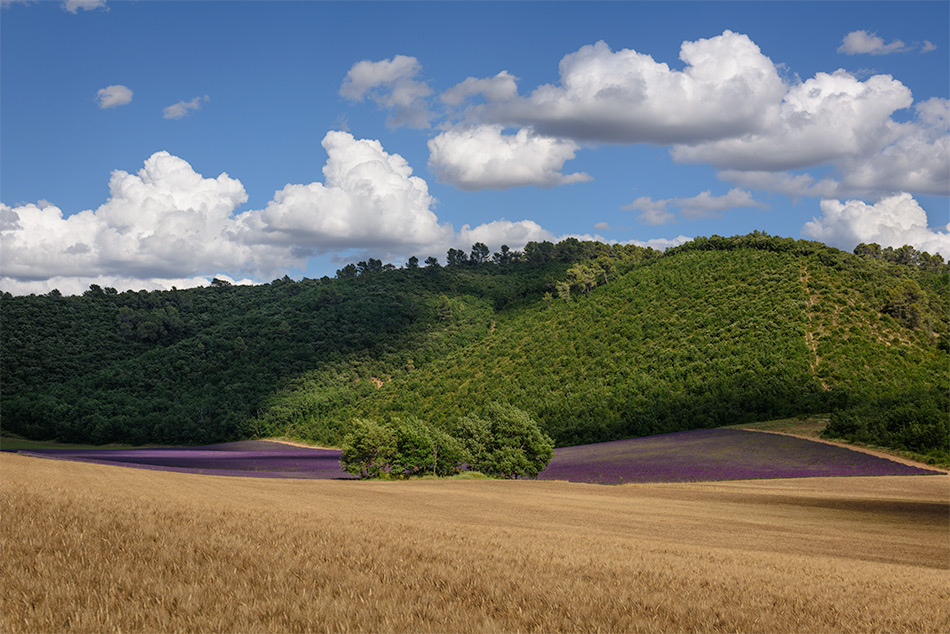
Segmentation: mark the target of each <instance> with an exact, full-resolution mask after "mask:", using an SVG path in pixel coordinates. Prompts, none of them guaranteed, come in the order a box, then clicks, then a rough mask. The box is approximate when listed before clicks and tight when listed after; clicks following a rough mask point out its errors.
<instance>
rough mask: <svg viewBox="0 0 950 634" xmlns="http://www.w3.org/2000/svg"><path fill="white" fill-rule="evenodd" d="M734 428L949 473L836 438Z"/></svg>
mask: <svg viewBox="0 0 950 634" xmlns="http://www.w3.org/2000/svg"><path fill="white" fill-rule="evenodd" d="M736 429H742V430H743V431H754V432H758V433H760V434H778V435H779V436H791V437H792V438H801V439H802V440H810V441H812V442H821V443H825V444H826V445H834V446H836V447H844V448H845V449H851V450H852V451H860V452H863V453H867V454H871V455H872V456H877V457H878V458H886V459H887V460H893V461H894V462H899V463H901V464H905V465H908V466H911V467H918V468H920V469H930V470H932V471H939V472H941V473H950V471H947V470H946V469H944V468H943V467H938V466H936V465H932V464H926V463H924V462H918V461H916V460H911V459H909V458H903V457H901V456H895V455H894V454H891V453H887V452H885V451H877V450H876V449H869V448H867V447H859V446H857V445H851V444H848V443H846V442H838V441H836V440H825V439H824V438H815V437H814V436H805V435H803V434H791V433H789V432H784V431H766V430H764V429H752V428H748V427H736Z"/></svg>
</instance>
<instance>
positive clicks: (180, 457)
mask: <svg viewBox="0 0 950 634" xmlns="http://www.w3.org/2000/svg"><path fill="white" fill-rule="evenodd" d="M19 453H21V454H26V455H32V456H41V457H44V458H58V459H61V460H78V461H81V462H93V463H97V464H107V465H118V466H123V467H138V468H140V469H156V470H162V471H180V472H185V473H200V474H204V475H223V476H245V477H248V476H251V477H255V478H313V479H342V478H346V479H349V478H353V477H355V476H352V475H350V474H349V473H346V472H345V471H343V469H341V468H340V451H339V450H335V449H311V448H307V447H294V446H292V445H286V444H284V443H279V442H271V441H267V440H245V441H240V442H230V443H222V444H218V445H204V446H200V447H169V448H158V449H21V450H20V451H19Z"/></svg>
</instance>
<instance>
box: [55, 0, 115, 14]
mask: <svg viewBox="0 0 950 634" xmlns="http://www.w3.org/2000/svg"><path fill="white" fill-rule="evenodd" d="M79 9H82V10H83V11H93V10H94V9H105V10H106V11H108V10H109V7H107V6H106V0H63V10H64V11H69V12H70V13H77V12H78V11H79Z"/></svg>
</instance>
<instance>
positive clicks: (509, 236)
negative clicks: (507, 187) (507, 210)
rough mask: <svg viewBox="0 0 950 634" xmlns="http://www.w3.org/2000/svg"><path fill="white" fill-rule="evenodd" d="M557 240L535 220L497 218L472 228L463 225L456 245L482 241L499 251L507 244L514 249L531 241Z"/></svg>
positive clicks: (465, 245)
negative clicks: (514, 220)
mask: <svg viewBox="0 0 950 634" xmlns="http://www.w3.org/2000/svg"><path fill="white" fill-rule="evenodd" d="M545 240H549V241H555V240H557V238H555V237H554V234H553V233H551V232H550V231H548V230H546V229H544V228H543V227H542V226H541V225H539V224H538V223H536V222H534V221H533V220H521V221H518V222H511V221H510V220H495V221H492V222H487V223H485V224H481V225H478V226H477V227H475V228H472V227H470V226H468V225H465V226H463V227H462V228H461V229H460V230H459V232H458V235H457V237H456V239H455V243H456V245H458V246H460V247H462V248H463V249H464V248H467V247H468V246H471V245H473V244H475V243H476V242H481V243H482V244H485V245H486V246H487V247H488V248H489V249H491V250H492V251H497V250H498V249H500V248H501V245H503V244H504V245H507V246H508V247H509V248H510V249H512V250H519V249H522V248H524V245H526V244H528V243H529V242H543V241H545Z"/></svg>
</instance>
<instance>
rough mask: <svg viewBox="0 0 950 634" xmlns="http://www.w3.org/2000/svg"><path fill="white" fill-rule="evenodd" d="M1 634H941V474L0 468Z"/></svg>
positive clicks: (948, 489) (949, 526) (945, 567)
mask: <svg viewBox="0 0 950 634" xmlns="http://www.w3.org/2000/svg"><path fill="white" fill-rule="evenodd" d="M0 492H2V507H0V509H2V523H0V527H2V537H3V541H2V559H0V561H2V582H3V585H2V594H0V597H2V604H0V631H3V632H4V633H8V632H496V631H503V632H561V631H563V632H879V631H880V632H948V631H950V612H948V610H950V476H945V475H938V476H904V477H876V478H811V479H802V480H757V481H741V482H718V483H708V484H706V483H701V484H675V485H671V484H666V485H657V484H653V485H624V486H612V487H607V486H597V485H585V484H568V483H561V482H537V481H494V480H445V481H437V480H421V481H410V482H352V481H351V482H346V481H327V480H274V479H253V478H226V477H214V476H200V475H190V474H179V473H167V472H157V471H147V470H140V469H129V468H121V467H110V466H101V465H92V464H82V463H74V462H65V461H59V460H46V459H39V458H29V457H25V456H18V455H12V454H6V455H3V456H2V460H0Z"/></svg>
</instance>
